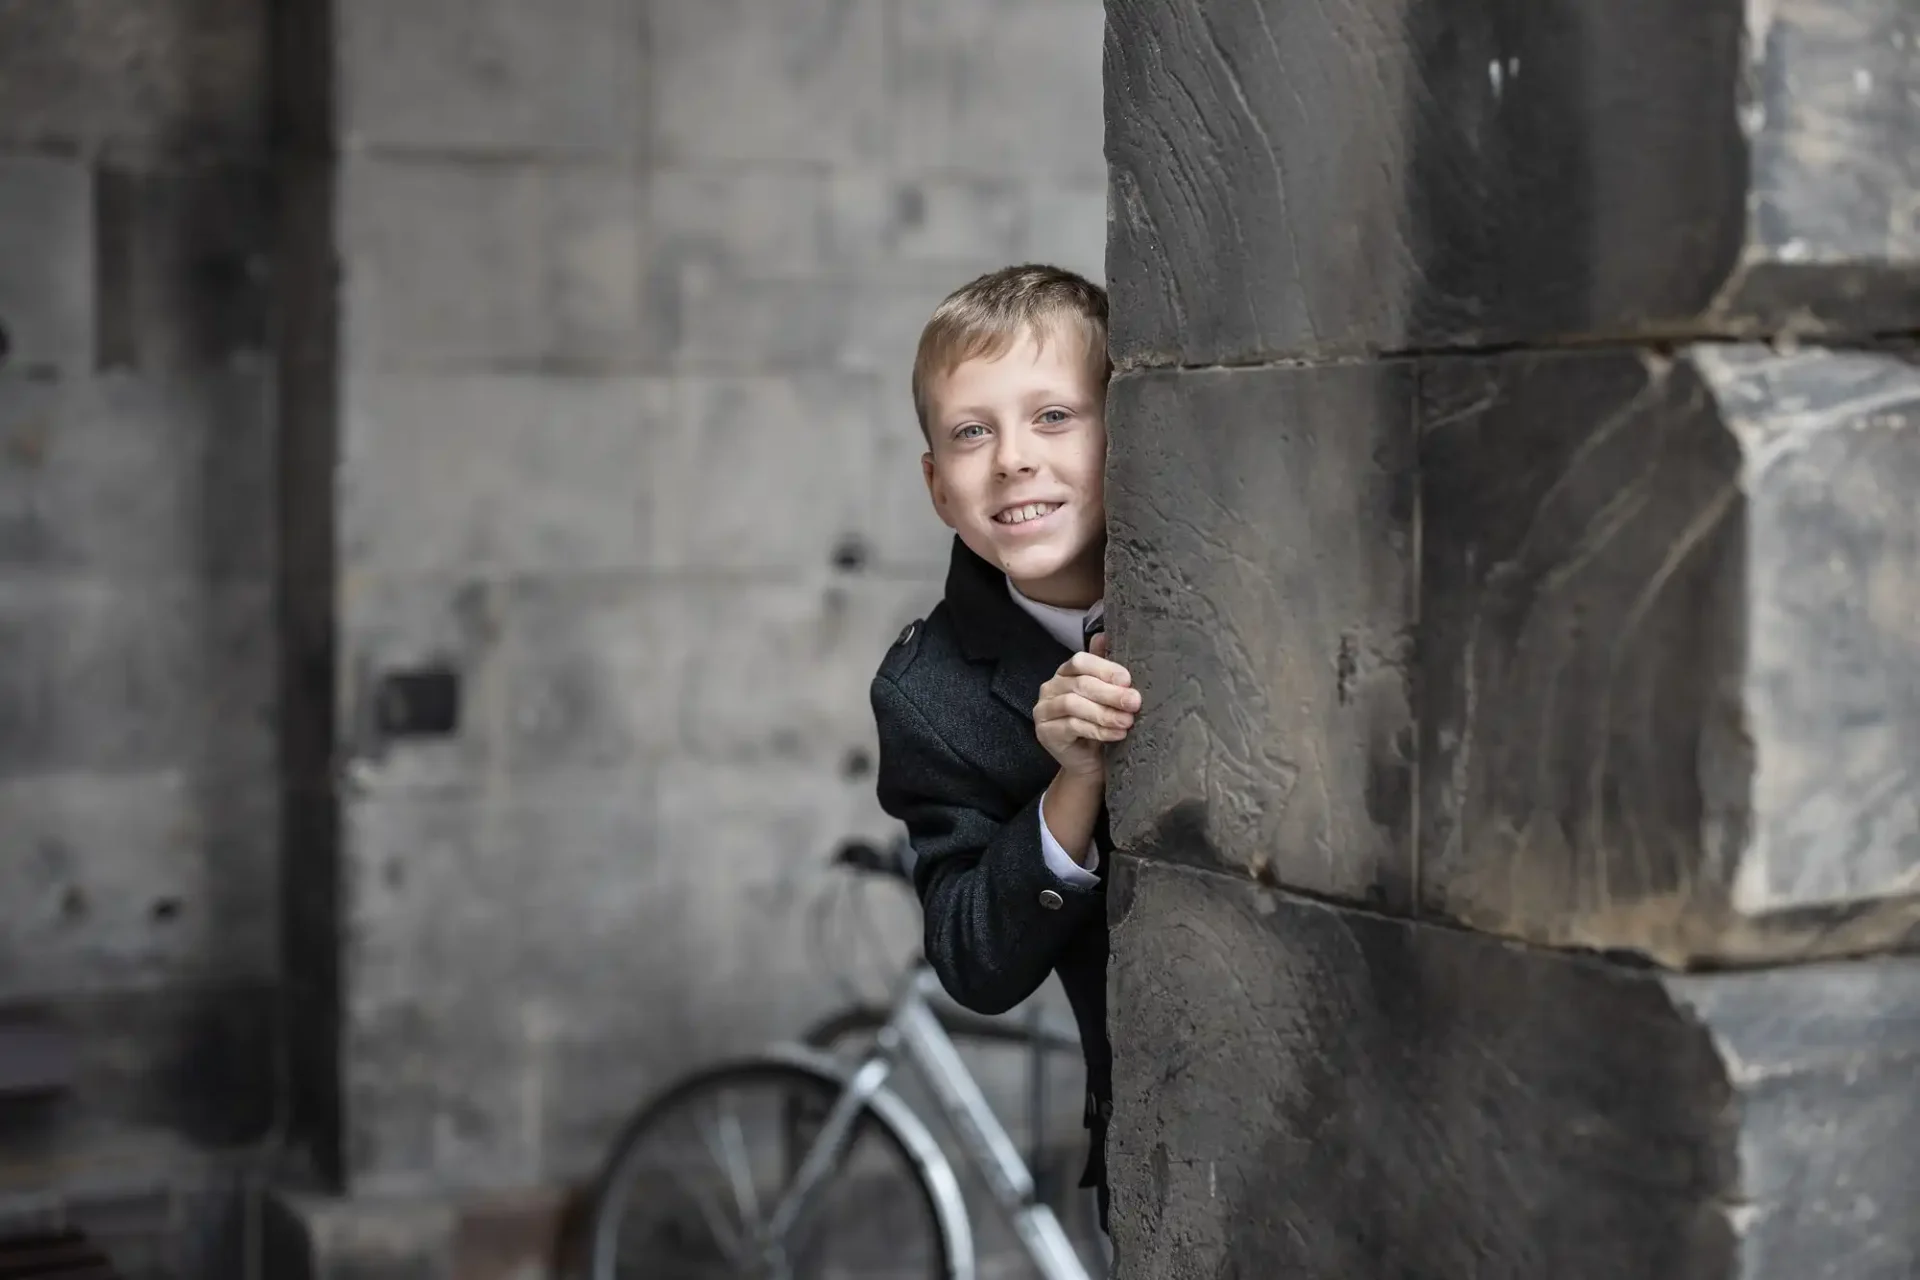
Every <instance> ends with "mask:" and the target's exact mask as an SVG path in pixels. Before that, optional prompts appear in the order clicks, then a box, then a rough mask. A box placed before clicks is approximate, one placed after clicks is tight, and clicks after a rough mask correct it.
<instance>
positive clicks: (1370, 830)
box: [1107, 364, 1416, 909]
mask: <svg viewBox="0 0 1920 1280" xmlns="http://www.w3.org/2000/svg"><path fill="white" fill-rule="evenodd" d="M1414 396H1415V383H1414V370H1413V368H1412V367H1411V366H1409V365H1405V364H1380V365H1371V366H1367V365H1347V366H1340V367H1332V368H1323V369H1233V370H1210V371H1205V372H1180V373H1173V372H1155V373H1141V374H1128V375H1123V376H1122V377H1120V378H1118V379H1116V380H1115V382H1114V385H1113V389H1112V391H1111V392H1110V394H1109V397H1108V404H1107V416H1108V422H1109V440H1110V444H1109V452H1108V477H1109V478H1108V497H1107V512H1108V525H1109V530H1110V534H1109V537H1110V541H1109V544H1108V553H1107V555H1108V565H1107V568H1108V579H1109V582H1110V584H1111V585H1110V587H1109V596H1108V599H1109V601H1110V603H1111V605H1112V611H1111V614H1110V618H1111V624H1110V625H1111V630H1112V635H1113V643H1114V652H1115V654H1116V655H1117V656H1118V657H1119V658H1120V660H1121V661H1123V662H1125V663H1126V664H1127V666H1128V668H1129V669H1130V670H1131V671H1132V672H1133V676H1134V679H1135V681H1136V683H1137V685H1138V687H1139V688H1140V690H1141V692H1142V694H1143V696H1144V698H1145V707H1144V709H1143V711H1142V714H1141V716H1140V720H1139V723H1138V725H1137V726H1136V727H1135V729H1134V731H1133V733H1132V735H1131V736H1130V738H1129V739H1128V741H1127V743H1126V745H1125V746H1124V748H1122V749H1120V750H1118V751H1116V752H1115V755H1114V774H1113V785H1112V788H1111V799H1110V804H1111V806H1112V812H1113V830H1114V837H1115V839H1116V840H1117V841H1118V842H1119V843H1120V845H1121V846H1122V847H1123V848H1126V847H1132V846H1133V845H1135V844H1136V843H1138V842H1139V841H1142V840H1144V839H1147V838H1149V837H1150V835H1151V833H1152V831H1153V830H1154V829H1156V828H1157V827H1160V826H1162V825H1167V824H1171V825H1173V826H1175V827H1177V828H1178V829H1179V830H1180V831H1182V832H1183V833H1185V834H1186V836H1187V837H1188V838H1187V839H1185V840H1184V841H1182V842H1181V843H1179V844H1178V845H1177V846H1176V848H1175V850H1174V855H1173V856H1179V857H1185V858H1192V859H1196V860H1198V861H1201V862H1202V863H1204V864H1206V865H1210V866H1213V867H1216V868H1218V869H1232V870H1236V871H1239V872H1242V873H1244V874H1249V875H1253V876H1257V877H1259V878H1262V879H1267V880H1277V881H1278V882H1280V883H1284V884H1289V885H1298V886H1305V887H1308V888H1311V889H1313V890H1314V891H1316V892H1321V893H1329V894H1337V895H1341V896H1345V897H1350V898H1355V899H1371V900H1377V901H1381V902H1384V903H1387V904H1390V905H1391V906H1393V907H1395V908H1398V909H1406V908H1409V907H1411V905H1412V902H1413V898H1414V863H1413V810H1412V800H1413V754H1414V745H1415V744H1414V730H1413V713H1412V709H1411V706H1410V697H1411V690H1410V687H1409V686H1410V677H1409V663H1410V662H1411V660H1412V626H1413V619H1414V582H1415V567H1414V555H1415V533H1414V522H1415V519H1416V511H1415V507H1414V477H1413V466H1414V448H1415V431H1414V412H1413V411H1414Z"/></svg>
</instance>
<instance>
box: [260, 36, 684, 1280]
mask: <svg viewBox="0 0 1920 1280" xmlns="http://www.w3.org/2000/svg"><path fill="white" fill-rule="evenodd" d="M278 17H279V21H280V30H279V32H278V51H277V52H278V57H277V60H276V69H275V88H276V92H277V93H278V95H279V97H280V100H281V107H282V110H281V112H280V115H279V118H278V136H279V142H280V146H281V150H282V154H283V157H284V166H283V167H284V172H283V177H284V181H283V182H282V184H281V193H282V199H281V237H282V252H281V254H280V273H279V285H280V289H281V306H280V311H281V317H282V323H281V328H280V332H279V340H278V348H279V354H280V369H281V374H282V378H283V381H282V396H281V420H282V441H283V450H282V457H283V466H282V485H281V493H280V499H281V501H280V512H281V519H282V524H283V535H284V536H283V545H284V546H285V549H286V550H285V561H284V570H283V575H282V579H283V592H282V597H283V602H284V609H285V617H284V620H283V627H282V635H283V637H284V646H285V663H284V678H283V682H282V683H283V688H284V689H285V691H286V704H287V706H286V716H285V735H284V740H285V751H284V756H285V770H286V773H287V776H288V780H289V782H288V789H289V794H290V797H291V800H290V803H289V806H288V826H287V839H286V856H287V868H286V873H285V896H286V902H287V928H286V947H287V962H286V972H287V981H288V985H289V993H290V999H289V1009H290V1012H291V1026H290V1031H291V1039H292V1052H291V1054H290V1064H291V1070H290V1076H291V1085H292V1088H293V1094H294V1108H293V1111H294V1117H295V1133H294V1137H295V1140H296V1141H297V1143H298V1146H299V1149H300V1151H301V1152H302V1153H303V1154H306V1155H308V1156H310V1157H311V1160H312V1165H313V1168H314V1171H315V1173H316V1174H317V1175H318V1177H317V1179H316V1181H317V1184H318V1193H317V1194H315V1195H312V1196H303V1195H298V1194H287V1195H284V1196H282V1197H281V1199H280V1201H279V1204H278V1205H277V1211H276V1213H275V1214H274V1216H273V1218H272V1221H271V1231H270V1235H269V1242H268V1263H267V1271H268V1273H269V1274H272V1275H274V1276H287V1277H290V1278H291V1277H311V1278H312V1280H325V1278H328V1277H343V1276H348V1275H353V1276H359V1275H370V1274H375V1273H376V1272H377V1273H378V1274H380V1275H383V1276H386V1275H392V1276H396V1277H399V1276H406V1277H416V1276H418V1277H423V1278H424V1277H435V1278H436V1280H450V1278H451V1277H455V1276H458V1277H460V1280H486V1278H487V1277H492V1276H496V1275H497V1276H508V1275H514V1276H525V1275H547V1274H549V1273H550V1272H549V1270H548V1266H549V1261H550V1259H551V1257H552V1255H553V1253H554V1248H555V1237H556V1234H557V1226H558V1221H559V1210H560V1196H561V1194H562V1191H563V1189H564V1186H565V1184H566V1183H568V1182H570V1181H572V1180H573V1179H574V1178H575V1177H577V1176H578V1174H579V1172H580V1170H581V1169H582V1168H583V1167H587V1166H590V1164H591V1161H592V1160H593V1159H594V1158H595V1157H597V1154H598V1151H599V1149H600V1145H601V1144H602V1143H604V1141H605V1133H606V1130H607V1126H608V1123H609V1120H608V1117H609V1116H617V1115H618V1114H620V1112H621V1111H622V1110H623V1109H624V1108H625V1107H627V1106H629V1105H631V1098H630V1096H629V1095H628V1093H627V1092H626V1088H627V1083H628V1082H627V1081H626V1080H625V1078H624V1077H623V1076H622V1075H621V1074H620V1073H619V1072H618V1071H617V1070H615V1069H613V1065H612V1064H614V1063H615V1062H617V1059H618V1055H619V1054H620V1052H621V1051H622V1049H623V1048H624V1047H625V1045H624V1044H623V1043H622V1042H621V1041H620V1040H619V1038H618V1036H617V1035H616V1030H624V1029H628V1028H630V1027H631V1025H632V1022H631V1020H629V1021H628V1022H625V1023H620V1024H618V1026H617V1027H616V1025H615V1023H614V1021H613V1020H612V1018H611V1017H610V1016H609V1010H612V1009H615V1008H618V1007H623V1006H625V1005H626V1004H628V1003H630V1002H635V1001H640V1000H643V999H644V996H643V995H642V994H641V993H639V992H637V991H635V990H634V989H633V982H632V979H631V977H630V976H629V975H628V974H627V973H625V972H623V970H622V967H621V966H620V965H619V964H618V962H617V959H616V958H614V957H615V956H616V955H617V953H613V952H612V950H611V948H610V947H608V946H606V945H599V946H596V945H594V944H595V943H603V944H604V943H605V942H606V941H607V940H608V938H609V935H610V934H611V933H613V932H614V931H615V930H616V929H620V930H626V929H629V928H630V927H631V925H630V920H628V919H616V918H615V914H614V913H616V912H618V911H620V910H623V909H630V907H631V900H632V898H633V896H635V895H637V894H638V893H640V892H642V891H643V890H644V889H647V888H650V887H651V886H650V885H649V884H648V883H647V882H646V879H645V877H644V875H643V874H641V871H640V869H642V868H644V867H645V865H646V860H647V856H648V853H649V850H650V847H651V844H652V835H653V832H652V814H653V799H654V796H653V791H652V785H651V775H650V774H649V772H648V771H647V770H646V769H645V768H643V767H641V764H640V762H639V761H637V760H636V759H635V758H634V756H633V755H631V754H629V750H628V749H629V743H628V741H627V740H626V739H625V738H622V737H619V736H617V735H616V734H614V733H612V732H610V730H613V729H617V728H620V727H623V726H619V725H613V724H610V722H609V717H608V716H605V715H603V716H601V717H599V718H595V717H593V716H590V715H588V714H587V710H588V709H589V708H588V707H585V706H583V705H582V704H593V703H595V702H596V701H597V702H599V703H600V704H603V705H604V704H605V703H606V702H607V701H608V699H607V698H606V697H605V691H604V690H602V689H600V688H598V687H596V685H595V683H594V681H593V677H595V676H597V675H599V674H601V673H602V672H603V671H604V664H603V663H595V662H591V661H589V656H590V655H588V654H585V653H583V652H582V650H583V648H584V647H585V646H587V644H588V641H589V640H590V639H594V640H601V641H602V647H603V648H604V649H605V650H606V651H608V652H610V653H611V654H613V655H615V656H617V657H620V658H627V657H630V656H632V655H633V654H635V653H636V652H638V651H639V648H640V646H641V645H643V644H644V643H645V641H646V638H647V633H646V632H645V630H644V628H643V627H641V626H640V625H639V622H640V621H644V620H636V619H635V618H634V617H633V616H632V611H631V610H628V611H625V612H623V611H622V609H621V607H620V606H621V604H622V603H623V602H624V601H625V600H626V599H627V593H626V587H627V579H626V577H623V576H622V574H623V571H628V570H631V569H632V568H633V567H634V566H636V565H638V564H640V563H641V562H642V560H643V553H644V550H645V545H644V538H645V536H646V515H647V510H646V507H645V504H644V500H643V492H644V487H645V484H646V480H647V472H646V469H647V461H648V455H647V448H648V446H649V442H650V440H651V438H652V436H653V434H654V430H653V429H654V427H655V426H656V425H657V423H658V420H659V417H660V415H661V413H662V410H661V408H660V405H659V400H660V397H659V394H658V393H659V388H658V385H657V383H656V382H655V381H653V380H651V379H649V378H648V377H647V376H645V372H644V371H643V370H642V369H641V368H640V367H639V365H640V362H641V361H642V360H643V358H644V357H645V356H646V354H647V347H646V344H645V343H644V341H643V336H644V335H643V333H642V322H641V315H642V308H641V303H640V298H641V271H640V264H639V252H640V249H639V245H640V239H639V234H640V233H639V227H640V224H641V219H640V213H639V205H640V193H641V182H640V179H641V174H640V168H639V157H638V152H639V146H640V139H641V137H642V125H643V123H644V119H645V111H644V107H643V95H642V91H641V90H642V86H641V74H640V66H639V63H640V58H641V54H642V50H643V45H644V41H643V38H642V37H643V29H642V26H641V18H642V14H641V10H640V9H639V7H638V6H636V5H634V4H632V3H628V0H605V2H596V0H574V2H568V3H560V4H555V5H543V6H539V7H538V8H537V10H536V9H535V8H530V7H528V6H525V5H517V4H511V3H484V4H468V3H425V4H411V3H410V4H404V5H389V4H383V3H377V2H374V0H331V2H322V0H308V2H305V3H293V4H287V5H283V6H280V9H279V13H278ZM596 573H597V574H599V577H598V578H595V577H594V575H595V574H596ZM596 628H598V630H596ZM662 719H663V720H665V721H666V722H667V723H669V724H670V723H671V719H670V717H662ZM621 872H626V874H625V876H624V877H623V876H622V875H621V874H620V873H621ZM597 903H598V904H605V905H604V909H602V910H598V911H596V910H595V909H594V908H595V905H596V904H597ZM623 984H624V986H625V990H623V989H622V988H623ZM595 1053H599V1054H601V1055H602V1057H601V1060H600V1061H598V1062H597V1063H594V1062H591V1061H589V1059H590V1058H591V1057H592V1055H593V1054H595ZM597 1082H601V1083H597Z"/></svg>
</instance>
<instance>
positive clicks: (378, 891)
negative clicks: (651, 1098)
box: [340, 769, 701, 1193]
mask: <svg viewBox="0 0 1920 1280" xmlns="http://www.w3.org/2000/svg"><path fill="white" fill-rule="evenodd" d="M343 847H344V848H345V850H346V859H347V869H346V873H345V876H344V881H345V885H346V889H345V894H346V897H345V902H344V905H343V918H342V921H341V930H340V933H341V937H342V938H343V939H344V940H345V942H344V947H343V951H342V959H341V965H342V987H343V999H342V1009H343V1015H342V1016H343V1021H342V1027H341V1042H342V1048H343V1052H342V1062H341V1068H340V1070H341V1075H342V1083H343V1088H344V1090H345V1095H346V1100H347V1105H346V1108H345V1113H346V1134H345V1138H346V1149H347V1153H348V1158H347V1170H346V1173H347V1178H348V1181H349V1185H351V1186H352V1187H354V1188H356V1189H360V1190H370V1191H376V1192H393V1193H415V1192H421V1191H429V1190H432V1189H435V1188H444V1187H450V1186H462V1187H514V1186H522V1185H531V1184H533V1183H536V1182H539V1181H541V1180H543V1179H544V1178H546V1177H548V1176H565V1177H569V1178H571V1177H578V1176H581V1175H583V1174H585V1173H586V1172H588V1170H589V1169H590V1168H591V1167H592V1162H593V1160H594V1158H595V1157H597V1156H598V1155H600V1154H602V1153H603V1152H604V1144H605V1142H606V1140H607V1137H608V1135H609V1134H610V1132H611V1127H610V1126H611V1125H612V1124H613V1123H614V1122H615V1121H616V1120H617V1117H618V1115H619V1114H620V1113H621V1112H622V1111H624V1110H625V1109H626V1108H627V1107H628V1106H630V1105H632V1103H633V1101H634V1100H635V1099H634V1097H632V1096H629V1095H628V1094H627V1093H626V1090H625V1089H624V1088H623V1087H622V1084H623V1082H624V1081H625V1080H626V1079H627V1078H628V1077H622V1076H619V1075H617V1074H606V1073H607V1072H608V1070H609V1068H610V1066H611V1059H610V1058H609V1057H608V1056H607V1055H605V1054H603V1053H601V1052H600V1048H599V1046H602V1045H614V1044H617V1045H618V1046H619V1047H620V1048H621V1049H623V1050H625V1051H627V1052H629V1053H630V1052H632V1051H633V1049H634V1047H635V1045H634V1041H635V1040H636V1039H638V1038H642V1037H640V1036H639V1035H638V1034H637V1033H638V1032H640V1031H644V1032H645V1035H646V1036H647V1037H662V1040H663V1041H664V1042H675V1041H676V1040H677V1037H676V1036H667V1035H663V1026H664V1025H666V1023H665V1022H663V1018H665V1019H666V1020H667V1021H670V1020H671V1019H670V1015H666V1014H664V1013H663V1011H664V1010H667V1009H670V1008H671V1007H672V989H673V988H674V986H675V984H678V983H681V982H683V981H684V975H683V974H681V973H680V971H679V967H678V966H673V965H660V966H653V967H651V968H649V967H647V966H642V967H640V968H636V967H635V965H634V957H635V952H634V947H635V946H636V945H637V940H639V939H647V940H649V941H648V945H649V946H654V945H659V946H661V947H662V948H663V952H662V954H665V953H666V952H667V951H668V950H671V951H672V954H676V955H682V956H684V955H686V954H690V952H689V951H686V950H674V949H673V948H680V947H690V946H692V945H693V940H692V939H691V938H689V937H688V936H686V934H685V932H684V928H683V924H682V923H676V922H683V921H684V920H685V918H686V914H685V908H684V906H683V899H684V897H685V886H686V884H687V881H688V879H689V877H692V876H694V875H696V874H697V871H698V868H699V866H700V865H701V864H700V863H699V862H698V861H697V860H696V861H693V862H687V861H676V862H666V861H664V860H662V859H660V858H659V857H658V856H657V853H656V851H655V850H656V844H655V839H654V793H653V786H652V778H651V776H650V775H649V774H647V773H646V772H644V771H642V770H638V769H632V770H626V771H623V772H619V773H604V774H597V775H586V774H576V775H572V776H570V777H567V778H562V779H549V780H545V781H542V782H541V783H539V784H538V785H529V784H524V783H522V784H516V785H509V784H505V783H502V784H496V785H493V786H490V787H486V788H476V789H472V790H466V791H458V792H442V793H438V794H434V795H421V794H397V795H385V796H378V795H373V796H366V797H363V798H359V799H356V800H355V801H353V802H351V803H350V805H349V811H348V817H347V828H346V831H345V837H344V844H343ZM669 942H671V946H669V945H668V944H669ZM643 1056H644V1055H643ZM475 1062H485V1063H487V1064H488V1069H487V1070H485V1071H478V1072H476V1071H472V1070H468V1069H466V1067H465V1066H463V1065H462V1064H472V1063H475ZM588 1064H592V1065H593V1066H594V1067H595V1068H596V1069H597V1070H598V1071H600V1072H601V1073H603V1074H602V1076H601V1078H600V1080H599V1081H598V1082H597V1083H596V1082H595V1080H594V1079H593V1077H592V1076H591V1075H590V1074H589V1073H588V1072H586V1071H585V1070H584V1068H585V1067H586V1066H587V1065H588ZM609 1094H612V1095H613V1096H612V1097H609ZM583 1131H584V1132H585V1133H586V1134H587V1135H590V1137H589V1138H588V1140H586V1141H584V1142H583V1140H582V1135H583Z"/></svg>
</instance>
